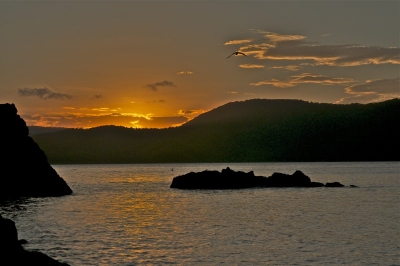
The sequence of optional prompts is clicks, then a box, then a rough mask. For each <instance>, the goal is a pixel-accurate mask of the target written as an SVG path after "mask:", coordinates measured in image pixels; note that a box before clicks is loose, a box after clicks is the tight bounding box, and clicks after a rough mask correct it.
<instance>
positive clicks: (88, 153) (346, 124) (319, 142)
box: [33, 99, 400, 163]
mask: <svg viewBox="0 0 400 266" xmlns="http://www.w3.org/2000/svg"><path fill="white" fill-rule="evenodd" d="M398 117H400V100H399V99H392V100H387V101H385V102H379V103H370V104H349V105H339V104H328V103H312V102H306V101H302V100H268V99H253V100H247V101H243V102H232V103H228V104H225V105H222V106H220V107H217V108H215V109H213V110H211V111H209V112H207V113H204V114H202V115H199V116H198V117H197V118H194V119H193V120H191V121H189V122H187V123H185V124H183V125H182V126H180V127H176V128H167V129H132V128H124V127H116V126H102V127H97V128H92V129H65V130H61V131H57V132H53V133H43V134H39V135H34V136H33V138H34V139H35V141H36V142H37V143H38V144H39V145H40V146H41V147H42V148H43V150H44V151H45V152H46V154H47V155H48V158H49V161H50V162H51V163H172V162H176V163H179V162H267V161H370V160H376V161H379V160H382V161H383V160H389V161H390V160H395V161H397V160H399V159H400V156H399V153H398V152H397V148H398V147H399V140H398V138H397V137H396V136H398V135H399V133H400V132H399V129H398V128H400V125H399V123H400V122H399V119H398Z"/></svg>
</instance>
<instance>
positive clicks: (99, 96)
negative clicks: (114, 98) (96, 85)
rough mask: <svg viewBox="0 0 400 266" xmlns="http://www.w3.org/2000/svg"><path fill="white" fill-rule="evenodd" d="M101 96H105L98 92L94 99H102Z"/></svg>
mask: <svg viewBox="0 0 400 266" xmlns="http://www.w3.org/2000/svg"><path fill="white" fill-rule="evenodd" d="M100 98H103V95H100V94H96V95H94V96H93V99H100Z"/></svg>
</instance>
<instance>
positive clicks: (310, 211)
mask: <svg viewBox="0 0 400 266" xmlns="http://www.w3.org/2000/svg"><path fill="white" fill-rule="evenodd" d="M53 167H54V168H55V169H56V171H57V172H58V173H59V174H60V176H61V177H63V178H64V179H65V180H66V181H67V183H68V184H69V185H70V187H71V188H72V189H73V191H74V194H73V195H71V196H65V197H60V198H38V199H29V200H26V201H18V202H12V203H9V204H7V205H5V206H4V205H3V206H1V207H0V213H1V214H2V215H3V217H7V218H11V219H13V220H14V221H15V223H16V226H17V229H18V232H19V238H23V239H26V240H28V244H27V245H26V246H25V247H26V248H27V249H31V250H39V251H42V252H43V253H45V254H47V255H49V256H51V257H53V258H56V259H58V260H60V261H64V262H67V263H69V264H71V265H76V266H80V265H166V264H174V265H400V162H351V163H223V164H149V165H53ZM226 167H230V168H231V169H233V170H235V171H238V170H240V171H245V172H248V171H254V173H255V174H256V175H263V176H269V175H271V174H272V173H273V172H281V173H287V174H292V173H293V172H294V171H295V170H301V171H302V172H303V173H305V174H306V175H308V176H309V177H310V178H311V180H312V181H318V182H331V181H339V182H341V183H342V184H345V185H351V184H354V185H357V186H359V188H348V187H346V188H263V189H244V190H215V191H200V190H193V191H185V190H177V189H171V188H169V185H170V184H171V181H172V178H173V177H174V176H177V175H181V174H185V173H188V172H191V171H193V172H198V171H203V170H206V169H208V170H219V171H220V170H221V169H223V168H226ZM172 169H173V171H172Z"/></svg>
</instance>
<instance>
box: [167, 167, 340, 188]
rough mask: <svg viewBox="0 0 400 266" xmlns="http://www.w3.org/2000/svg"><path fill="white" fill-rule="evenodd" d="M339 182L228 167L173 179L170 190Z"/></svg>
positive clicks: (296, 173) (334, 185) (293, 185)
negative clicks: (246, 171) (242, 170)
mask: <svg viewBox="0 0 400 266" xmlns="http://www.w3.org/2000/svg"><path fill="white" fill-rule="evenodd" d="M343 186H344V185H342V184H341V183H339V182H332V183H326V184H323V183H319V182H312V181H311V179H310V178H309V177H308V176H306V175H305V174H303V173H302V172H301V171H296V172H294V173H293V174H292V175H288V174H282V173H274V174H272V175H271V176H269V177H265V176H256V175H254V172H253V171H251V172H248V173H245V172H241V171H234V170H231V169H230V168H229V167H227V168H226V169H222V171H221V172H218V171H208V170H205V171H202V172H197V173H194V172H190V173H188V174H185V175H181V176H177V177H174V178H173V180H172V184H171V185H170V187H171V188H178V189H243V188H254V187H265V188H267V187H343Z"/></svg>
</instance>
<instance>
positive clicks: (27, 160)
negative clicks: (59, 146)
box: [0, 104, 72, 266]
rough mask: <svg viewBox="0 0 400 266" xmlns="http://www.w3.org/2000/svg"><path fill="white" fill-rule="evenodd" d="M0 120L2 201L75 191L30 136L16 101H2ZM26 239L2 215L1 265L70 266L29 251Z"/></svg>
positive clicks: (0, 222) (0, 219)
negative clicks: (21, 238) (13, 102)
mask: <svg viewBox="0 0 400 266" xmlns="http://www.w3.org/2000/svg"><path fill="white" fill-rule="evenodd" d="M0 123H1V129H0V145H1V153H2V154H1V155H2V156H1V157H2V159H1V160H0V204H4V203H5V202H8V203H10V202H12V201H13V200H18V199H22V198H27V197H50V196H64V195H69V194H71V193H72V190H71V188H70V187H69V186H68V185H67V183H66V182H65V181H64V179H62V178H61V177H60V176H59V175H58V174H57V172H56V171H55V170H54V169H53V168H52V167H51V165H50V164H49V162H48V161H47V157H46V155H45V153H44V152H43V150H41V149H40V147H39V146H38V144H37V143H36V142H35V141H34V140H33V139H32V138H31V137H30V136H29V129H28V127H27V126H26V123H25V121H24V120H23V119H22V118H21V117H20V116H19V115H18V114H17V108H16V107H15V105H14V104H0ZM24 242H26V241H25V240H24V241H21V240H18V233H17V229H16V227H15V223H14V222H13V221H12V220H10V219H6V218H3V217H1V216H0V265H18V266H19V265H21V266H22V265H24V266H25V265H63V266H65V265H68V264H66V263H61V262H59V261H57V260H54V259H52V258H51V257H49V256H47V255H45V254H43V253H41V252H38V251H29V250H25V249H24V248H23V246H22V243H24Z"/></svg>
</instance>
